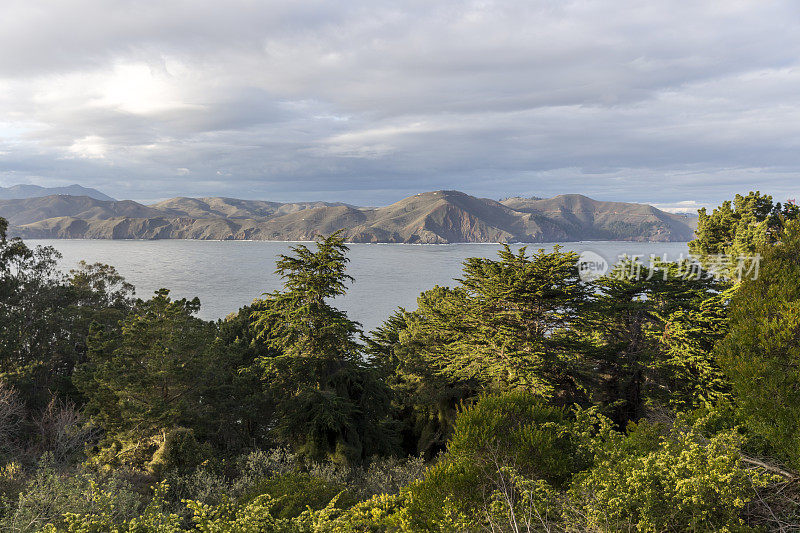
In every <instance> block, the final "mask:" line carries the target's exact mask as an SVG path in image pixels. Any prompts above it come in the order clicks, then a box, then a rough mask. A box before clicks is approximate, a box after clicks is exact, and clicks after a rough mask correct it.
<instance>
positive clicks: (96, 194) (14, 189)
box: [0, 184, 115, 202]
mask: <svg viewBox="0 0 800 533" xmlns="http://www.w3.org/2000/svg"><path fill="white" fill-rule="evenodd" d="M54 194H64V195H68V196H88V197H90V198H94V199H95V200H102V201H107V202H108V201H111V202H113V201H115V199H114V198H112V197H110V196H108V195H107V194H104V193H102V192H100V191H98V190H97V189H92V188H90V187H83V186H81V185H78V184H73V185H67V186H65V187H42V186H40V185H23V184H20V185H12V186H11V187H0V200H24V199H28V198H42V197H44V196H51V195H54Z"/></svg>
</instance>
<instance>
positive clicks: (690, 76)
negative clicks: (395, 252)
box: [0, 0, 800, 205]
mask: <svg viewBox="0 0 800 533" xmlns="http://www.w3.org/2000/svg"><path fill="white" fill-rule="evenodd" d="M799 15H800V8H798V5H797V4H796V3H795V2H791V1H790V0H783V1H775V2H763V1H760V0H753V1H747V0H737V1H732V0H728V1H723V0H701V1H696V0H695V1H689V0H670V1H667V0H656V1H653V2H618V1H612V0H594V1H584V0H580V1H579V0H574V1H560V2H555V1H552V0H533V1H530V0H525V1H522V0H519V1H514V0H512V1H508V2H492V1H486V0H480V1H468V2H463V1H458V2H456V1H445V2H435V3H431V2H421V1H412V0H409V1H404V2H399V3H398V2H388V1H381V0H378V1H370V2H367V1H362V0H353V1H351V2H346V3H336V2H321V1H309V2H293V1H288V0H287V1H271V2H250V1H248V0H231V1H229V2H210V1H205V0H196V1H192V2H189V1H188V0H185V1H178V2H162V3H148V4H143V3H140V2H133V1H130V0H77V1H75V2H61V3H50V4H48V5H47V6H46V7H45V6H44V5H43V4H37V3H35V2H34V3H32V2H27V1H22V0H9V1H8V2H6V4H4V17H3V18H2V19H0V117H3V118H2V122H0V184H2V185H10V184H13V183H18V182H32V183H39V184H64V183H73V182H79V183H81V184H83V185H87V186H94V187H98V188H100V189H102V190H104V191H105V192H107V193H108V194H111V195H113V196H116V197H128V198H134V199H144V198H151V197H152V196H153V191H154V190H157V191H159V193H158V196H172V195H226V196H243V197H249V198H265V199H272V200H298V199H312V198H321V199H328V200H346V201H348V202H353V203H363V204H372V205H376V204H381V203H387V202H390V201H394V200H397V199H399V198H401V197H402V196H404V195H407V194H412V193H416V192H419V191H421V190H432V189H439V188H456V189H461V190H465V191H467V192H470V193H473V194H477V195H482V196H488V197H493V198H499V197H503V196H508V195H515V194H532V195H537V196H546V195H553V194H559V193H566V192H581V193H585V194H590V195H594V196H596V197H598V198H602V199H615V200H630V201H656V202H659V203H661V204H676V203H677V202H684V201H689V202H697V203H698V204H703V205H705V204H710V205H713V204H716V203H718V202H719V201H721V200H722V199H725V198H728V197H730V196H732V195H733V194H734V193H736V192H746V191H747V190H750V189H756V188H759V189H761V190H763V191H766V192H771V193H773V194H775V195H776V197H778V198H782V197H788V196H795V195H796V191H797V187H798V185H797V183H798V181H797V174H798V172H799V171H800V158H799V157H798V154H800V151H798V147H800V146H799V145H800V126H799V124H800V99H799V98H798V96H797V95H798V94H800V92H799V91H798V89H800V65H799V64H798V63H799V62H800V59H798V58H800V41H798V39H796V35H797V34H798V33H800V17H799Z"/></svg>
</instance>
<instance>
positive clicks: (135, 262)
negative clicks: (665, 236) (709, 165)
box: [26, 239, 688, 331]
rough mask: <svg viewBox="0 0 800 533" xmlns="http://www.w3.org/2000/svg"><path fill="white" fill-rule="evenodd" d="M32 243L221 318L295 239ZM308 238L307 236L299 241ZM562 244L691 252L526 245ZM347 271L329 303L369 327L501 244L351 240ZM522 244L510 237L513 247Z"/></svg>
mask: <svg viewBox="0 0 800 533" xmlns="http://www.w3.org/2000/svg"><path fill="white" fill-rule="evenodd" d="M26 243H28V244H29V245H30V246H34V245H47V246H53V247H54V248H56V249H57V250H58V251H59V252H61V254H62V255H63V259H62V261H61V268H62V269H64V270H69V269H71V268H75V266H76V265H77V264H78V262H79V261H81V260H84V261H86V262H87V263H96V262H100V263H107V264H110V265H113V266H114V267H116V268H117V270H118V271H119V273H120V274H122V275H123V276H124V277H125V278H126V279H127V280H128V281H129V282H131V283H133V284H134V285H135V286H136V295H137V296H138V297H140V298H149V297H150V296H151V295H152V294H153V292H154V291H155V290H158V289H160V288H167V289H170V291H171V296H172V297H173V298H193V297H195V296H198V297H199V298H200V303H201V305H202V307H201V310H200V313H199V315H200V316H201V317H202V318H205V319H217V318H223V317H225V316H226V315H227V314H229V313H231V312H234V311H236V310H238V309H239V308H240V307H242V306H243V305H247V304H248V303H250V302H251V301H252V300H253V299H254V298H258V297H260V296H261V295H262V294H263V293H265V292H271V291H273V290H276V289H280V288H281V279H280V276H278V275H277V274H276V273H275V261H276V259H277V258H278V256H279V255H280V254H289V253H291V248H292V246H296V245H297V244H300V243H292V242H272V241H197V240H153V241H132V240H131V241H127V240H43V239H36V240H28V241H26ZM303 244H306V245H308V246H311V247H312V249H313V244H312V243H303ZM556 245H560V246H561V247H562V248H563V249H564V250H572V251H575V252H578V253H581V252H584V251H592V252H595V253H597V254H598V255H600V256H601V257H603V258H604V259H605V260H606V261H607V262H608V263H609V264H614V263H615V262H616V261H617V260H618V258H619V257H620V256H622V255H626V254H627V255H629V256H634V255H638V256H641V257H649V256H650V255H651V254H655V255H657V256H660V257H662V258H664V259H667V260H676V259H678V258H679V257H680V256H681V254H683V255H686V254H688V248H687V245H686V243H675V242H673V243H639V242H620V241H585V242H569V243H547V244H538V243H537V244H528V245H527V247H528V250H529V251H531V252H532V251H534V250H537V249H539V248H543V249H545V250H547V251H550V250H552V249H553V248H554V247H555V246H556ZM348 246H349V247H350V251H349V253H348V257H349V258H350V263H349V265H348V273H349V274H350V275H351V276H353V277H354V278H355V281H354V282H353V283H351V284H350V286H349V290H348V293H347V295H345V296H342V297H340V298H337V299H336V300H334V301H333V304H334V305H336V306H337V307H339V308H340V309H343V310H345V311H347V313H348V315H349V316H350V318H352V319H354V320H357V321H358V322H360V323H361V324H362V325H363V326H364V328H365V330H367V331H369V330H371V329H373V328H375V327H376V326H378V325H380V324H381V323H382V322H383V321H384V320H386V319H387V318H388V317H389V315H391V313H392V312H393V311H394V310H395V309H397V308H398V307H401V306H402V307H404V308H406V309H408V310H412V309H415V308H416V298H417V296H418V295H419V293H420V292H422V291H424V290H426V289H429V288H431V287H433V286H434V285H447V286H454V285H456V284H457V282H456V281H454V279H455V278H458V277H460V276H461V273H462V265H463V262H464V260H465V259H467V258H468V257H497V252H498V250H500V249H501V245H499V244H445V245H441V244H435V245H412V244H350V245H348ZM521 246H522V245H512V246H511V248H512V249H513V250H514V251H517V250H518V249H519V248H520V247H521Z"/></svg>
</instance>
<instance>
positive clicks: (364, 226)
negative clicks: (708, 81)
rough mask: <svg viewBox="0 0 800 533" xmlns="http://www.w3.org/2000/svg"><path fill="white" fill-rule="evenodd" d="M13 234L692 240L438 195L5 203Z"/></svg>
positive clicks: (545, 209) (642, 214)
mask: <svg viewBox="0 0 800 533" xmlns="http://www.w3.org/2000/svg"><path fill="white" fill-rule="evenodd" d="M0 216H2V217H4V218H6V219H8V221H9V223H10V224H11V228H10V230H11V233H12V234H15V235H19V236H22V237H27V238H93V239H216V240H227V239H254V240H282V241H283V240H288V241H292V240H311V239H313V238H314V237H315V236H316V235H319V234H323V235H324V234H329V233H332V232H334V231H337V230H343V231H344V234H345V237H346V238H347V240H348V241H350V242H390V243H431V244H442V243H453V242H556V241H578V240H626V241H687V240H690V239H691V238H692V234H693V228H692V226H691V221H690V220H689V219H687V218H686V217H683V216H681V215H671V214H669V213H665V212H664V211H660V210H658V209H656V208H655V207H652V206H649V205H645V204H631V203H621V202H601V201H597V200H592V199H591V198H587V197H585V196H581V195H563V196H557V197H555V198H549V199H536V198H506V199H504V200H502V201H500V202H498V201H495V200H490V199H487V198H476V197H474V196H470V195H468V194H465V193H463V192H458V191H433V192H426V193H421V194H417V195H414V196H411V197H409V198H405V199H403V200H400V201H399V202H396V203H394V204H391V205H388V206H386V207H377V208H366V207H356V206H352V205H348V204H343V203H328V202H298V203H279V202H267V201H258V200H238V199H234V198H172V199H170V200H165V201H163V202H159V203H157V204H154V205H150V206H146V205H142V204H139V203H136V202H132V201H129V200H128V201H101V200H97V199H94V198H91V197H88V196H61V195H58V196H47V197H43V198H29V199H22V200H0Z"/></svg>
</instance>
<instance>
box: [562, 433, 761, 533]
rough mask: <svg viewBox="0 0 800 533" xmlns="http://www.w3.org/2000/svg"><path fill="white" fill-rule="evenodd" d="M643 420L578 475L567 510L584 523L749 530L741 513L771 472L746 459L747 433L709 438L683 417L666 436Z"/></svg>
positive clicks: (605, 527)
mask: <svg viewBox="0 0 800 533" xmlns="http://www.w3.org/2000/svg"><path fill="white" fill-rule="evenodd" d="M662 430H663V428H658V427H656V426H654V425H653V424H649V423H646V422H643V423H641V424H639V425H638V426H632V427H631V430H630V432H629V435H627V436H624V435H622V434H615V435H609V438H608V439H607V440H606V442H605V447H604V449H603V450H602V451H600V453H598V456H597V464H596V465H595V466H594V468H592V469H591V470H588V471H586V472H584V473H582V474H579V475H578V476H576V479H575V481H574V483H573V486H572V487H571V489H570V491H569V495H570V497H571V500H572V505H573V507H572V508H571V510H569V512H568V513H567V515H568V519H569V521H570V522H571V524H572V525H573V526H574V527H575V528H576V529H578V530H585V529H588V530H598V531H632V530H635V531H643V532H660V531H686V530H688V531H741V530H746V528H745V527H744V524H743V522H742V521H741V520H740V518H739V515H740V512H741V511H742V509H743V508H744V506H745V504H746V503H747V501H748V500H749V499H750V498H752V497H753V496H754V495H755V489H756V488H757V487H761V486H765V485H766V484H767V483H768V482H769V481H770V479H771V476H767V475H764V474H761V473H756V472H754V471H751V470H747V469H745V468H744V467H743V466H742V464H741V455H740V449H739V447H740V440H741V439H740V437H739V436H738V435H737V434H736V433H735V432H734V431H725V432H721V433H719V434H716V435H714V436H711V437H708V438H706V437H704V436H703V435H701V434H700V432H699V431H698V430H697V429H696V427H685V426H683V427H682V425H681V424H679V425H677V426H676V427H674V428H672V429H671V430H670V431H669V432H668V433H667V434H666V435H660V433H661V432H662Z"/></svg>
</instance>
